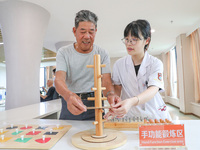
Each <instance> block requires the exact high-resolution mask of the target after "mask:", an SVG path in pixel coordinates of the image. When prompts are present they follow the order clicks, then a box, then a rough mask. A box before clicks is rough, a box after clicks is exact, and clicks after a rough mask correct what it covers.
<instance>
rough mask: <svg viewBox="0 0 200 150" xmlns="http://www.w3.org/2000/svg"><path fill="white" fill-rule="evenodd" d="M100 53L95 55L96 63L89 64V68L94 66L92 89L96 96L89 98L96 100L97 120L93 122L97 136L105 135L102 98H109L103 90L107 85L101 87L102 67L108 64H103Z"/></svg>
mask: <svg viewBox="0 0 200 150" xmlns="http://www.w3.org/2000/svg"><path fill="white" fill-rule="evenodd" d="M100 60H101V59H100V55H94V65H87V68H94V87H93V88H92V89H91V90H92V91H94V95H95V97H94V98H93V97H89V98H88V100H94V101H95V108H94V109H95V122H94V123H93V124H95V125H96V136H100V137H101V136H103V121H102V113H103V109H102V108H103V107H102V100H107V98H106V97H101V96H102V90H106V88H105V87H101V77H102V75H101V67H105V66H106V65H105V64H103V65H101V62H100Z"/></svg>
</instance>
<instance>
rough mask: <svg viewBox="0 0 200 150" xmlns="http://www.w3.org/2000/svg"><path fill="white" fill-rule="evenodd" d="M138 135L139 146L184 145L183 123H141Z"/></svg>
mask: <svg viewBox="0 0 200 150" xmlns="http://www.w3.org/2000/svg"><path fill="white" fill-rule="evenodd" d="M139 136H140V146H185V131H184V125H183V124H176V125H175V124H174V125H142V126H140V127H139Z"/></svg>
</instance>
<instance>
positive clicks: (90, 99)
mask: <svg viewBox="0 0 200 150" xmlns="http://www.w3.org/2000/svg"><path fill="white" fill-rule="evenodd" d="M87 100H88V101H94V100H95V98H94V97H88V98H87Z"/></svg>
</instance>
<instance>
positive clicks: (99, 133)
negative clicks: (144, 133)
mask: <svg viewBox="0 0 200 150" xmlns="http://www.w3.org/2000/svg"><path fill="white" fill-rule="evenodd" d="M100 60H101V59H100V55H94V65H87V68H94V87H93V88H92V89H91V90H92V91H94V94H95V97H88V100H93V101H95V107H87V109H95V121H94V122H93V124H94V125H95V126H96V127H95V130H86V131H82V132H79V133H77V134H75V135H73V136H72V144H73V145H74V146H76V147H78V148H81V149H95V150H96V149H97V150H98V149H113V148H117V147H119V146H121V145H123V144H125V143H126V135H125V134H124V133H122V132H119V131H116V130H110V129H105V130H104V129H103V122H105V120H103V119H102V113H103V109H105V108H110V107H102V100H107V98H106V97H102V90H106V88H105V87H101V78H102V75H101V67H105V66H106V65H104V64H101V62H100Z"/></svg>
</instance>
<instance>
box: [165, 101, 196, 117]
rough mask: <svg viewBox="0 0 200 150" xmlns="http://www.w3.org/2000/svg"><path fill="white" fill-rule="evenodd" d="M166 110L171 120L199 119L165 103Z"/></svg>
mask: <svg viewBox="0 0 200 150" xmlns="http://www.w3.org/2000/svg"><path fill="white" fill-rule="evenodd" d="M167 107H168V111H169V113H170V115H171V117H172V120H200V118H199V117H196V116H194V115H184V114H183V113H181V112H180V111H179V109H178V108H177V107H174V106H172V105H170V104H167Z"/></svg>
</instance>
